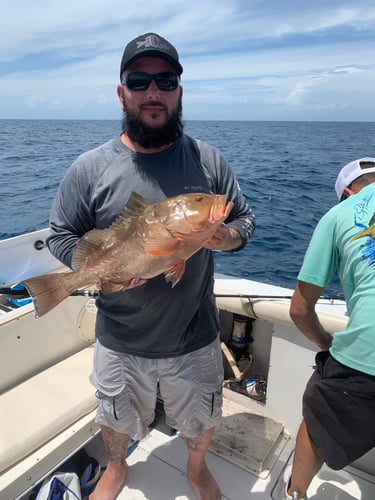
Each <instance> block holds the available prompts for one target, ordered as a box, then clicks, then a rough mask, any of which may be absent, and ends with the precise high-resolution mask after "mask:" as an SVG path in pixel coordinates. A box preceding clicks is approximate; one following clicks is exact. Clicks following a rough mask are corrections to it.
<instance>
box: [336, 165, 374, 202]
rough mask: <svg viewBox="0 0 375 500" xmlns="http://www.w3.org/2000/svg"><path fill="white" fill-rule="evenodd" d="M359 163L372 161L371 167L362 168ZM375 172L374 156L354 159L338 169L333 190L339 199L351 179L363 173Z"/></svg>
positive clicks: (353, 179)
mask: <svg viewBox="0 0 375 500" xmlns="http://www.w3.org/2000/svg"><path fill="white" fill-rule="evenodd" d="M361 163H373V164H374V166H373V167H369V168H362V167H361ZM371 172H375V158H370V157H366V158H360V159H359V160H354V161H352V162H350V163H348V164H347V165H345V167H343V168H342V169H341V170H340V173H339V175H338V176H337V179H336V183H335V190H336V193H337V196H338V198H339V200H341V196H342V195H343V194H344V189H345V188H346V187H348V186H349V185H350V184H351V183H352V182H353V181H355V180H356V179H358V177H361V175H364V174H370V173H371Z"/></svg>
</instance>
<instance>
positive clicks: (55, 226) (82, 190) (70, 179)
mask: <svg viewBox="0 0 375 500" xmlns="http://www.w3.org/2000/svg"><path fill="white" fill-rule="evenodd" d="M87 171H88V169H86V168H85V161H84V159H82V157H79V158H78V159H77V160H76V161H75V162H74V163H73V164H72V166H71V167H70V168H69V169H68V171H67V173H66V175H65V177H64V179H63V180H62V182H61V184H60V186H59V189H58V192H57V194H56V197H55V199H54V202H53V205H52V208H51V212H50V219H49V225H50V232H49V235H48V238H47V246H48V248H49V250H50V251H51V253H52V254H53V255H54V256H55V257H56V258H57V259H59V260H60V261H61V262H62V263H63V264H65V265H66V266H68V267H71V260H72V254H73V250H74V248H75V247H76V245H77V243H78V241H79V240H80V238H81V237H82V236H83V235H84V234H85V233H86V232H87V231H90V230H91V229H93V228H94V227H95V214H94V211H93V210H92V207H91V206H90V199H91V197H90V194H89V192H88V189H89V186H90V185H91V182H90V181H89V179H88V178H87Z"/></svg>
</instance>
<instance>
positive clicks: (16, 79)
mask: <svg viewBox="0 0 375 500" xmlns="http://www.w3.org/2000/svg"><path fill="white" fill-rule="evenodd" d="M374 28H375V7H374V6H373V2H368V1H365V0H363V1H362V0H361V1H360V2H358V1H356V0H352V1H348V0H341V1H336V0H332V1H330V2H326V1H321V0H316V1H315V2H314V3H313V4H311V5H310V4H309V5H307V4H305V2H303V4H302V3H301V2H297V1H296V0H286V1H285V2H279V1H276V0H270V1H266V0H233V1H232V2H222V3H219V4H217V2H216V1H215V2H214V1H211V0H200V1H199V2H198V1H197V0H191V1H190V2H176V1H175V0H158V1H155V0H149V1H146V0H144V1H139V2H136V3H134V2H132V3H131V2H123V1H119V0H108V1H107V2H102V1H101V0H92V1H90V2H88V1H82V2H77V1H74V2H73V1H72V0H66V1H65V2H57V1H49V2H47V1H46V0H37V1H36V2H33V4H30V2H26V1H24V0H19V1H17V2H14V1H12V2H10V0H5V2H3V4H2V17H1V20H0V118H12V117H15V118H21V117H26V118H27V117H30V118H47V117H51V118H80V117H82V118H113V119H117V118H118V117H119V115H120V109H119V105H118V101H117V96H116V86H117V83H118V78H119V75H118V67H119V62H120V59H121V54H122V51H123V48H124V45H125V44H126V43H127V41H129V40H130V39H131V38H133V37H134V36H137V35H139V34H140V33H145V32H147V31H156V32H159V33H160V34H162V35H164V36H165V37H166V38H168V39H169V40H171V41H172V42H173V43H174V44H175V45H176V47H177V48H178V50H179V54H180V58H181V61H182V64H183V66H184V73H183V85H184V113H185V116H186V117H188V118H189V119H268V120H269V119H271V120H272V119H285V120H287V119H305V120H308V119H314V120H315V119H322V120H325V119H327V120H343V119H345V120H346V119H353V120H358V119H368V120H372V119H373V118H372V116H373V111H374V99H375V98H374V97H373V91H372V87H373V84H372V82H373V78H374V66H375V64H374V62H373V54H374V49H375V47H374V45H375V44H374V40H375V36H374V33H375V31H374Z"/></svg>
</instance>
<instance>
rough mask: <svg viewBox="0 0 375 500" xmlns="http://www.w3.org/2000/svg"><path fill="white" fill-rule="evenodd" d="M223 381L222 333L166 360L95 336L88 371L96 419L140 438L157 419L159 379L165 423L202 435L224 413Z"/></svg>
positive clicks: (184, 432)
mask: <svg viewBox="0 0 375 500" xmlns="http://www.w3.org/2000/svg"><path fill="white" fill-rule="evenodd" d="M223 380H224V376H223V362H222V354H221V347H220V340H219V337H217V339H216V340H214V341H213V342H212V343H211V344H209V345H208V346H206V347H203V348H201V349H198V350H197V351H194V352H191V353H188V354H184V355H182V356H177V357H173V358H163V359H149V358H141V357H138V356H132V355H129V354H124V353H119V352H115V351H112V350H110V349H107V348H106V347H104V346H103V345H101V344H100V343H99V342H98V341H96V344H95V350H94V368H93V372H92V374H91V375H90V382H91V383H92V384H93V385H94V387H95V388H96V395H97V398H98V410H97V415H96V422H97V423H98V424H100V425H105V426H108V427H110V428H111V429H113V430H115V431H117V432H120V433H122V434H127V435H128V436H130V437H131V438H132V439H133V440H139V439H142V438H143V437H145V435H146V434H147V433H148V430H149V426H150V424H151V423H152V422H153V420H154V416H155V406H156V399H157V390H158V384H159V388H160V395H161V397H162V399H163V403H164V410H165V414H166V423H167V424H168V425H169V426H170V427H172V428H173V429H176V430H177V431H179V432H180V433H181V434H182V435H183V436H185V437H191V438H193V437H198V436H200V435H201V434H202V432H203V430H204V429H209V428H212V427H215V426H216V425H217V424H218V422H219V420H220V418H221V408H222V388H223Z"/></svg>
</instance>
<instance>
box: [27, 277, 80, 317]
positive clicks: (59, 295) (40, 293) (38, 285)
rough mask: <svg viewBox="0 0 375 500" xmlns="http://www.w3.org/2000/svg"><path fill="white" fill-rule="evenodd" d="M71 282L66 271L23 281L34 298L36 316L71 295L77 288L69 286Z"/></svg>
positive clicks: (41, 314)
mask: <svg viewBox="0 0 375 500" xmlns="http://www.w3.org/2000/svg"><path fill="white" fill-rule="evenodd" d="M69 282H70V280H69V279H67V276H66V274H64V273H52V274H44V275H42V276H37V277H35V278H30V279H27V280H25V281H23V282H22V283H23V285H24V286H25V287H26V289H27V291H28V292H29V294H30V296H31V297H32V299H33V303H34V309H35V317H36V318H40V316H43V315H44V314H46V313H48V312H49V311H50V310H51V309H53V308H54V307H55V306H57V305H58V304H60V302H62V301H63V300H64V299H66V298H67V297H69V295H70V294H71V293H72V292H73V291H74V290H75V289H76V287H75V286H72V285H70V286H69Z"/></svg>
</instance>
